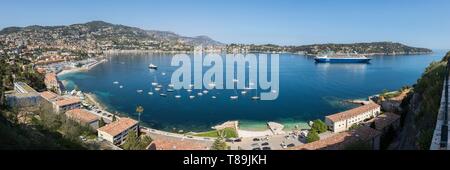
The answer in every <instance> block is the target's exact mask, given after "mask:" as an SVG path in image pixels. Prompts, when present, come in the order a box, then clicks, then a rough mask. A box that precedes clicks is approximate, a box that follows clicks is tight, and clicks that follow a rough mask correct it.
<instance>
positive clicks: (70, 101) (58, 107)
mask: <svg viewBox="0 0 450 170" xmlns="http://www.w3.org/2000/svg"><path fill="white" fill-rule="evenodd" d="M79 108H81V100H80V99H78V98H74V97H68V98H62V99H58V100H56V101H54V102H53V110H54V111H55V113H58V114H59V113H65V112H66V111H68V110H73V109H79Z"/></svg>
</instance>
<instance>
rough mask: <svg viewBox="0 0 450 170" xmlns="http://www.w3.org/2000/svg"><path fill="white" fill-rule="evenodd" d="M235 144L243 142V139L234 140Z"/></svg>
mask: <svg viewBox="0 0 450 170" xmlns="http://www.w3.org/2000/svg"><path fill="white" fill-rule="evenodd" d="M234 142H242V139H241V138H238V139H236V140H234Z"/></svg>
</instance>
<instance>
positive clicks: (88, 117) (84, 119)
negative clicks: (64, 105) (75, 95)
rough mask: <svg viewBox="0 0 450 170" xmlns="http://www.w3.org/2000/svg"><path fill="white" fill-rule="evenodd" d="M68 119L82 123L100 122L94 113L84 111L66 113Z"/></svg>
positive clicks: (77, 110) (76, 110)
mask: <svg viewBox="0 0 450 170" xmlns="http://www.w3.org/2000/svg"><path fill="white" fill-rule="evenodd" d="M66 115H67V117H69V118H71V119H75V120H77V121H80V122H81V123H91V122H93V121H96V120H98V117H97V116H96V115H94V114H93V113H91V112H89V111H87V110H84V109H74V110H69V111H67V112H66Z"/></svg>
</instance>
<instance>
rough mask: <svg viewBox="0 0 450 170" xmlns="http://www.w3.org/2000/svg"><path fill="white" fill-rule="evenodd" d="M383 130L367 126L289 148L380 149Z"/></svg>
mask: <svg viewBox="0 0 450 170" xmlns="http://www.w3.org/2000/svg"><path fill="white" fill-rule="evenodd" d="M380 136H381V132H379V131H377V130H375V129H372V128H370V127H367V126H360V127H358V128H356V129H353V130H349V131H345V132H341V133H335V134H333V135H332V136H329V137H327V138H325V139H321V140H318V141H315V142H311V143H307V144H304V145H299V146H296V147H292V148H289V149H290V150H346V149H352V147H355V148H353V149H358V150H363V149H365V150H379V149H380Z"/></svg>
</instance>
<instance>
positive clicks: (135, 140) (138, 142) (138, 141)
mask: <svg viewBox="0 0 450 170" xmlns="http://www.w3.org/2000/svg"><path fill="white" fill-rule="evenodd" d="M142 136H143V137H138V136H137V133H136V132H129V133H128V136H127V140H126V141H125V143H124V144H123V145H122V148H123V149H125V150H145V149H146V147H147V146H148V145H150V143H151V142H152V139H151V138H150V137H149V136H147V135H142Z"/></svg>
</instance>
